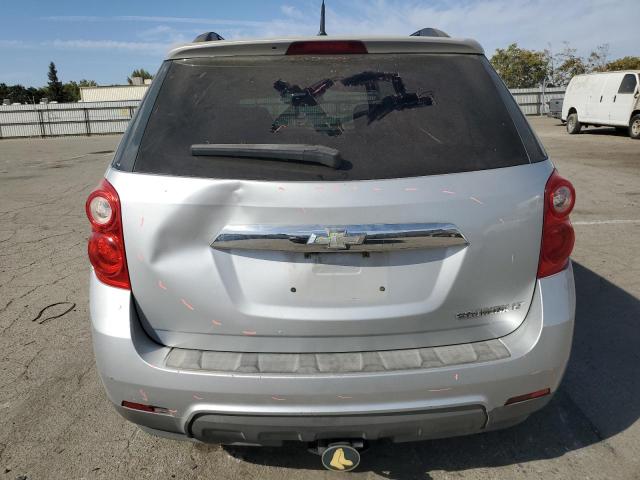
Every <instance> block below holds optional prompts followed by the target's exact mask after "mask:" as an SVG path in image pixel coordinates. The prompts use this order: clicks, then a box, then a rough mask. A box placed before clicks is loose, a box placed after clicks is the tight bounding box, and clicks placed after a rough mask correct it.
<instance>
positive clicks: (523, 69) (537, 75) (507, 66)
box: [491, 43, 551, 88]
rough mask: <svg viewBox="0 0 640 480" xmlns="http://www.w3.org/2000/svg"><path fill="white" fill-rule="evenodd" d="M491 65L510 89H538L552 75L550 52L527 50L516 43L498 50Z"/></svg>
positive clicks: (492, 58)
mask: <svg viewBox="0 0 640 480" xmlns="http://www.w3.org/2000/svg"><path fill="white" fill-rule="evenodd" d="M491 64H492V65H493V67H494V68H495V69H496V71H497V72H498V74H499V75H500V76H501V77H502V79H503V80H504V83H506V84H507V86H508V87H509V88H532V87H537V86H538V85H540V84H541V83H542V82H543V81H544V80H545V78H547V77H548V76H549V74H550V73H551V57H550V55H549V52H547V51H537V50H527V49H524V48H520V47H518V44H516V43H512V44H511V45H509V46H508V47H507V48H505V49H502V48H498V49H496V53H495V54H494V55H493V56H492V57H491Z"/></svg>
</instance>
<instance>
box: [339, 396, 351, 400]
mask: <svg viewBox="0 0 640 480" xmlns="http://www.w3.org/2000/svg"><path fill="white" fill-rule="evenodd" d="M338 398H341V399H342V400H348V399H350V398H353V397H350V396H348V395H338Z"/></svg>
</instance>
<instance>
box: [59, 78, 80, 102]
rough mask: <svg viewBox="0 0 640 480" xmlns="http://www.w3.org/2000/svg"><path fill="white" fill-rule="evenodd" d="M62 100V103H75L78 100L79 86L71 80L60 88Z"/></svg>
mask: <svg viewBox="0 0 640 480" xmlns="http://www.w3.org/2000/svg"><path fill="white" fill-rule="evenodd" d="M62 92H63V95H62V97H63V98H62V100H63V101H64V102H77V101H78V100H80V85H78V83H76V82H74V81H73V80H72V81H70V82H67V83H65V84H64V85H63V86H62Z"/></svg>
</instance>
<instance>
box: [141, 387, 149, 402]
mask: <svg viewBox="0 0 640 480" xmlns="http://www.w3.org/2000/svg"><path fill="white" fill-rule="evenodd" d="M138 392H140V396H141V397H142V399H143V400H144V401H145V402H148V401H149V397H147V392H145V391H144V390H143V389H140V390H138Z"/></svg>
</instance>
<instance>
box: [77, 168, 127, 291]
mask: <svg viewBox="0 0 640 480" xmlns="http://www.w3.org/2000/svg"><path fill="white" fill-rule="evenodd" d="M85 210H86V212H87V218H89V222H90V223H91V237H89V245H88V253H89V261H91V265H93V269H94V271H95V274H96V277H98V280H100V281H101V282H102V283H105V284H107V285H110V286H112V287H118V288H124V289H127V290H129V289H131V282H130V281H129V271H128V270H127V258H126V255H125V251H124V236H123V234H122V216H121V211H120V197H118V192H116V189H115V188H113V186H112V185H111V184H110V183H109V182H108V181H107V180H106V179H103V180H102V182H101V183H100V185H98V187H97V188H96V189H95V190H94V191H93V192H91V193H90V194H89V198H87V203H86V205H85Z"/></svg>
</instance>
